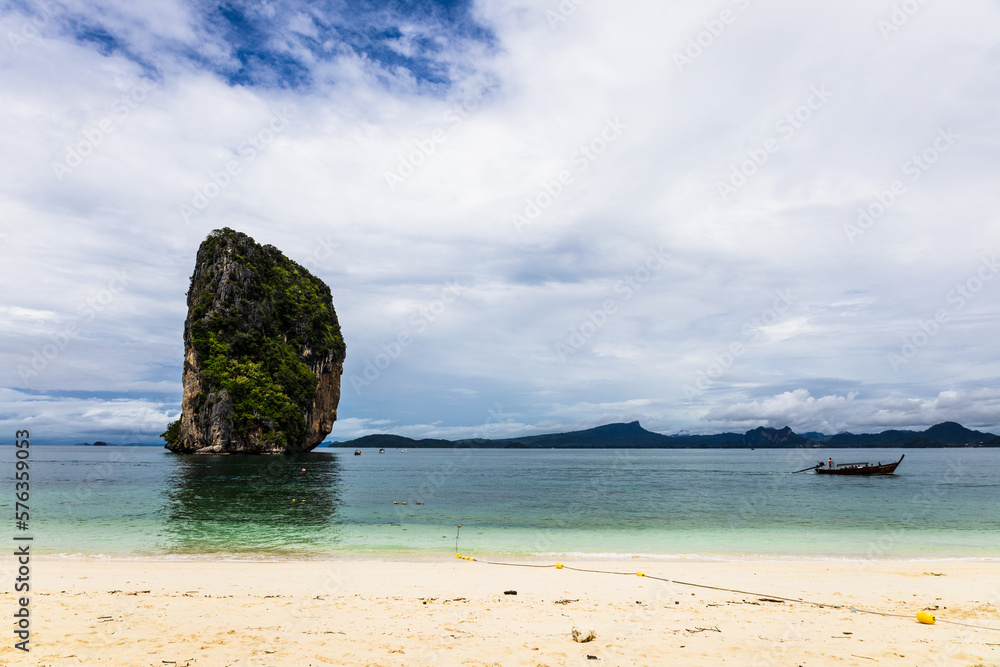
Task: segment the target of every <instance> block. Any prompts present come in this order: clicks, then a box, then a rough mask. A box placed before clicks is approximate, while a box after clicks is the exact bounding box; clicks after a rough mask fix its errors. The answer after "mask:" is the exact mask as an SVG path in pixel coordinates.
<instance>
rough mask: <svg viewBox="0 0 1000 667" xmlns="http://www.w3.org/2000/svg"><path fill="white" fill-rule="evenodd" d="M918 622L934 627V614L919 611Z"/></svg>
mask: <svg viewBox="0 0 1000 667" xmlns="http://www.w3.org/2000/svg"><path fill="white" fill-rule="evenodd" d="M917 620H918V621H920V622H921V623H926V624H927V625H934V614H932V613H930V612H929V611H918V612H917Z"/></svg>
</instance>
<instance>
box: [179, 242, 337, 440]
mask: <svg viewBox="0 0 1000 667" xmlns="http://www.w3.org/2000/svg"><path fill="white" fill-rule="evenodd" d="M332 303H333V302H332V298H331V295H330V288H329V287H327V285H326V284H325V283H323V281H321V280H320V279H319V278H316V277H315V276H313V275H312V274H311V273H309V271H307V270H306V269H305V268H303V267H302V266H300V265H299V264H296V263H295V262H293V261H292V260H290V259H288V258H287V257H285V256H284V255H283V254H282V253H281V252H280V251H279V250H278V249H277V248H274V247H273V246H269V245H264V246H262V245H259V244H257V243H256V242H255V241H254V240H253V239H252V238H250V237H249V236H247V235H246V234H242V233H240V232H237V231H234V230H232V229H229V228H228V227H227V228H225V229H219V230H215V231H213V232H212V233H211V234H210V235H209V236H208V238H207V239H206V240H205V241H204V242H203V243H202V245H201V247H200V248H199V250H198V257H197V262H196V266H195V272H194V275H193V276H192V277H191V288H190V291H189V292H188V318H187V322H186V326H185V343H186V346H187V347H188V348H189V349H193V350H194V353H195V355H196V359H197V366H198V367H199V369H200V373H201V380H202V384H201V387H202V388H201V391H200V393H198V394H197V396H196V398H197V404H196V413H198V414H203V413H204V412H205V411H211V410H212V408H213V400H215V401H217V400H220V398H219V397H220V396H223V395H222V394H221V391H222V390H224V391H225V394H227V395H228V399H229V401H230V402H231V405H232V426H233V432H234V434H235V436H237V437H238V438H243V437H245V436H247V435H248V434H249V433H250V432H252V431H260V432H262V433H263V435H262V436H261V439H262V440H263V444H264V445H265V446H266V448H267V449H275V448H281V447H287V446H299V445H301V443H302V442H304V440H305V438H306V433H307V430H308V424H307V423H306V419H305V416H304V415H305V414H307V413H308V411H309V410H310V406H311V405H312V402H313V399H314V398H315V397H316V392H317V383H318V378H317V376H316V374H315V373H314V371H313V370H312V369H311V368H310V366H312V367H313V368H315V367H316V364H318V363H319V362H321V361H322V360H323V359H324V358H327V357H329V356H330V355H331V354H332V355H333V356H335V357H339V358H340V359H343V356H344V340H343V338H342V336H341V333H340V325H339V323H338V321H337V315H336V313H335V312H334V310H333V305H332ZM185 389H186V390H187V387H186V388H185ZM221 400H224V397H223V399H221ZM181 431H182V429H181V425H180V424H179V423H177V424H176V425H175V424H171V425H170V426H169V427H168V428H167V430H166V431H165V432H164V433H163V434H162V437H163V438H164V439H165V440H166V441H167V443H168V446H170V444H171V443H172V442H176V441H177V440H178V438H180V437H181Z"/></svg>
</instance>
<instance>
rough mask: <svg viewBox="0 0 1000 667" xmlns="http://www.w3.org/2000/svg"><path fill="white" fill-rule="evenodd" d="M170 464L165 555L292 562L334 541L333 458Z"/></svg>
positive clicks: (205, 457) (336, 484) (185, 459)
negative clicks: (291, 558)
mask: <svg viewBox="0 0 1000 667" xmlns="http://www.w3.org/2000/svg"><path fill="white" fill-rule="evenodd" d="M175 459H176V461H175V463H176V465H175V467H174V471H173V473H172V474H171V476H170V479H169V484H168V488H169V490H168V492H167V504H166V527H165V532H166V535H165V537H166V542H167V550H168V551H169V552H170V553H229V554H240V553H245V554H249V553H253V554H273V555H279V554H280V555H293V554H303V553H308V552H314V551H316V550H317V549H320V550H321V549H323V547H329V546H330V544H331V543H335V542H336V533H337V531H335V530H331V529H330V528H331V527H332V526H335V524H337V522H338V520H337V512H338V508H339V506H340V493H341V491H340V489H341V469H340V461H339V459H338V455H336V454H330V453H308V454H300V455H297V456H280V457H277V456H241V455H222V454H220V455H214V454H190V455H176V456H175Z"/></svg>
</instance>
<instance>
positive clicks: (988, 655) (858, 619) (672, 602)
mask: <svg viewBox="0 0 1000 667" xmlns="http://www.w3.org/2000/svg"><path fill="white" fill-rule="evenodd" d="M536 562H537V561H536ZM2 565H3V575H4V581H3V582H0V586H2V587H3V588H4V589H5V592H4V596H3V600H4V603H3V613H4V614H5V615H6V614H8V613H13V611H14V605H15V602H14V593H13V576H12V574H11V573H12V566H13V563H12V560H11V559H10V558H9V557H8V558H7V559H5V560H4V561H3V563H2ZM567 565H573V566H579V567H587V568H593V569H607V570H621V571H635V570H644V571H645V572H646V573H647V574H649V575H659V576H664V577H668V578H674V579H677V580H682V581H688V582H696V583H705V584H709V585H714V586H722V587H730V588H737V589H742V590H747V591H754V592H759V593H763V594H767V595H776V596H782V597H790V598H800V597H801V598H803V599H806V600H813V601H816V602H822V603H829V604H840V605H849V606H850V605H853V606H855V607H859V608H867V609H874V610H878V611H883V612H891V613H899V614H903V615H905V618H894V617H885V616H877V615H870V614H864V613H851V611H850V610H848V609H843V610H838V609H830V608H817V607H814V606H811V605H807V604H801V603H788V602H766V601H760V600H759V599H758V598H759V597H760V596H755V595H745V594H739V593H730V592H724V591H713V590H706V589H702V588H690V587H687V586H678V585H671V584H666V583H661V582H657V581H653V580H651V579H649V578H640V577H636V576H615V575H607V574H591V573H582V572H574V571H570V570H567V569H562V570H555V569H535V568H520V567H501V566H496V565H486V564H483V563H479V562H469V561H464V560H457V559H443V558H442V559H436V560H435V559H429V560H425V561H417V560H411V561H405V562H400V561H393V560H387V561H313V562H309V561H293V562H226V561H204V562H192V561H182V562H178V561H124V560H97V559H82V560H66V559H56V558H48V559H44V558H43V559H37V558H36V559H35V560H34V561H33V563H32V577H33V581H34V583H35V588H34V589H33V591H32V598H31V610H32V637H31V646H32V651H31V653H30V654H28V655H25V654H23V653H21V652H20V651H16V650H15V649H14V648H13V643H14V637H13V635H12V634H7V636H6V639H5V640H4V644H3V646H2V647H0V664H12V665H38V666H44V665H52V666H56V665H58V666H60V667H62V666H64V665H128V666H134V667H138V666H141V665H152V666H155V667H182V666H184V665H191V666H193V665H198V666H199V667H200V666H205V665H219V666H223V665H246V666H249V665H260V666H265V665H274V666H277V665H296V666H303V667H305V666H309V665H316V666H319V665H373V666H374V665H385V666H389V665H503V666H508V665H530V666H532V667H535V666H537V665H549V666H550V667H555V666H557V665H713V666H715V665H721V664H731V665H755V666H756V665H776V666H785V665H808V666H813V665H872V664H879V665H907V666H912V665H938V664H940V665H962V666H969V667H971V666H973V665H990V666H993V665H997V664H1000V631H990V630H979V629H973V628H968V627H962V626H958V625H949V624H945V623H940V622H939V623H937V624H935V625H923V624H920V623H918V622H917V621H916V618H915V614H916V612H917V611H919V610H921V609H924V608H925V607H935V606H937V607H938V608H939V609H937V610H936V611H935V613H936V614H937V615H938V617H939V618H941V619H951V620H954V621H961V622H965V623H978V624H981V625H988V626H993V627H996V628H1000V576H998V575H1000V563H991V562H966V561H920V562H901V561H900V562H897V561H882V562H866V563H861V564H857V563H852V562H842V561H817V562H803V561H792V562H754V561H724V562H714V561H672V560H634V559H630V560H623V561H618V562H603V561H602V562H597V561H590V560H575V561H572V562H570V561H567ZM934 573H936V574H934ZM938 575H940V576H938ZM505 590H516V591H517V595H516V596H513V595H504V594H503V592H504V591H505ZM559 600H573V601H572V602H567V603H565V604H558V603H557V601H559ZM574 626H589V627H592V628H594V629H595V630H596V633H597V638H596V639H595V640H594V641H592V642H590V643H586V644H578V643H575V642H574V641H573V640H572V639H571V636H570V633H571V630H572V628H573V627H574ZM716 630H717V631H716ZM588 655H591V656H596V657H597V659H596V660H594V659H588V657H587V656H588Z"/></svg>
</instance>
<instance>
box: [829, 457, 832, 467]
mask: <svg viewBox="0 0 1000 667" xmlns="http://www.w3.org/2000/svg"><path fill="white" fill-rule="evenodd" d="M828 463H829V465H830V467H831V468H832V467H833V457H832V456H831V457H830V460H829V462H828Z"/></svg>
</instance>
